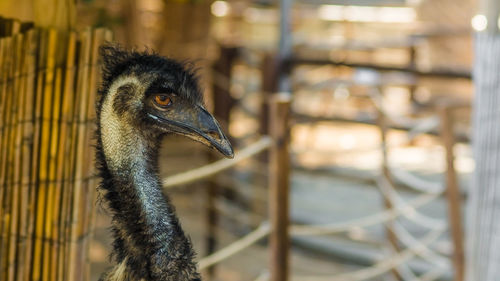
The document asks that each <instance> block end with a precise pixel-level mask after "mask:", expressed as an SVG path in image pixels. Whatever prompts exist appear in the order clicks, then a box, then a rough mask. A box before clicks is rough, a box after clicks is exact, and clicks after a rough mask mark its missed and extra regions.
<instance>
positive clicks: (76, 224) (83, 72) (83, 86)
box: [67, 29, 92, 280]
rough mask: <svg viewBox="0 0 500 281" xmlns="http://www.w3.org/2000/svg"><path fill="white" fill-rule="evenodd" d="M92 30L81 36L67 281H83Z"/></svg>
mask: <svg viewBox="0 0 500 281" xmlns="http://www.w3.org/2000/svg"><path fill="white" fill-rule="evenodd" d="M91 39H92V37H91V30H90V29H87V30H86V31H85V32H83V33H82V34H81V49H80V59H79V65H78V82H77V91H76V92H77V95H78V96H77V102H78V104H77V105H76V107H75V108H76V111H75V114H76V115H75V116H77V118H76V119H75V121H74V122H76V123H77V132H76V136H75V140H77V143H76V147H75V148H76V151H75V161H74V164H75V170H74V179H73V185H74V186H73V188H74V191H73V197H72V211H71V215H72V216H71V232H70V233H71V234H70V235H71V238H70V241H71V242H70V252H69V266H68V278H67V280H81V279H82V276H81V274H80V273H81V272H80V271H81V268H80V267H79V265H80V264H81V262H82V261H81V255H80V254H79V253H81V252H82V248H81V244H80V243H78V238H79V237H80V236H81V209H82V207H81V205H82V199H83V198H84V196H85V194H84V192H83V191H84V190H83V187H82V179H83V175H82V171H83V165H84V163H83V161H82V160H83V154H84V153H85V142H84V140H83V137H84V136H85V120H86V118H85V114H86V107H87V103H86V102H87V100H86V95H87V93H88V67H89V64H90V48H91V43H92V42H91Z"/></svg>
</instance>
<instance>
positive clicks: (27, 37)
mask: <svg viewBox="0 0 500 281" xmlns="http://www.w3.org/2000/svg"><path fill="white" fill-rule="evenodd" d="M110 39H111V33H110V32H109V31H108V30H106V29H91V28H88V29H86V30H84V31H83V32H80V33H76V32H73V31H69V32H62V31H57V30H54V29H40V28H35V27H34V26H33V25H32V24H30V23H22V22H20V21H17V20H13V19H5V18H0V238H1V239H0V280H5V281H26V280H35V281H38V280H43V281H49V280H50V281H53V280H56V281H57V280H70V281H71V280H78V281H80V280H89V270H88V269H89V262H88V258H87V256H88V255H87V252H88V245H89V241H90V235H91V233H92V218H93V216H94V209H95V208H94V203H93V202H94V199H95V198H94V197H95V196H96V192H95V185H96V179H95V178H94V177H93V175H94V174H95V173H94V171H93V167H94V165H93V155H94V152H93V146H92V142H93V133H94V124H95V110H94V103H95V95H96V91H97V85H98V83H99V75H98V73H99V70H98V64H99V62H98V47H99V45H101V44H102V43H103V42H104V41H109V40H110Z"/></svg>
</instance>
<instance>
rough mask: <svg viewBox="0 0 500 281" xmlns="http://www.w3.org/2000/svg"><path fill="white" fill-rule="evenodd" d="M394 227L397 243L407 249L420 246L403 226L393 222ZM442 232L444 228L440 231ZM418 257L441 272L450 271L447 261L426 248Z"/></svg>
mask: <svg viewBox="0 0 500 281" xmlns="http://www.w3.org/2000/svg"><path fill="white" fill-rule="evenodd" d="M393 227H394V232H395V233H396V236H397V237H398V239H399V241H401V243H402V244H403V245H405V246H406V247H409V246H410V245H412V244H421V243H420V241H419V240H417V239H416V238H415V237H414V236H413V235H411V234H410V233H409V232H408V231H407V230H406V229H405V228H404V226H403V225H401V224H400V223H399V222H397V221H396V222H394V224H393ZM442 230H444V228H443V229H442ZM419 256H420V257H421V258H422V259H424V260H426V261H428V262H430V263H431V264H433V265H437V266H438V267H439V268H441V269H443V270H449V269H450V264H449V260H448V259H447V258H445V257H443V256H441V255H439V254H437V253H436V252H435V251H433V250H431V249H430V248H428V247H425V248H424V249H423V251H422V252H421V253H420V254H419Z"/></svg>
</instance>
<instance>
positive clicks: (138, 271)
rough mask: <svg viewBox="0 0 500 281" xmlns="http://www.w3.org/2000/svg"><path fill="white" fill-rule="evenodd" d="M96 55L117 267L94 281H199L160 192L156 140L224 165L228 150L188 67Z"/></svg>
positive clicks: (110, 49) (101, 165)
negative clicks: (188, 142) (213, 156)
mask: <svg viewBox="0 0 500 281" xmlns="http://www.w3.org/2000/svg"><path fill="white" fill-rule="evenodd" d="M99 54H100V57H101V61H102V83H101V86H100V87H99V90H98V94H97V98H96V114H97V118H96V119H97V126H96V127H97V129H96V138H97V140H96V157H95V158H96V159H95V162H96V168H97V175H98V176H99V177H100V184H99V187H98V190H99V193H100V197H101V198H102V201H104V202H105V203H106V206H107V209H108V210H109V213H110V215H111V217H112V226H111V232H112V236H113V239H114V240H113V250H112V253H111V258H112V259H114V261H115V262H116V264H115V265H114V266H113V267H112V268H111V269H109V270H108V271H106V272H104V273H103V274H102V275H101V277H100V279H99V280H100V281H138V280H140V281H158V280H162V281H174V280H175V281H185V280H186V281H187V280H189V281H199V280H201V275H200V274H199V272H198V270H197V265H196V262H195V261H194V258H195V252H194V250H193V247H192V243H191V240H190V238H189V237H188V236H187V235H186V234H185V233H184V231H183V229H182V227H181V224H180V222H179V219H178V217H177V216H176V213H175V209H174V206H173V205H172V204H171V202H170V200H169V197H168V195H167V194H165V193H164V192H163V191H162V184H161V180H160V178H159V176H158V171H159V164H158V158H159V157H158V152H159V149H160V146H161V140H162V139H163V138H164V137H165V136H166V135H170V134H177V135H182V136H185V137H188V138H190V139H192V140H194V141H197V142H201V143H202V144H205V145H207V146H209V147H211V148H213V149H215V150H218V151H219V152H220V153H222V155H224V156H226V157H228V158H232V157H233V156H234V152H233V148H232V146H231V144H230V142H229V140H228V138H227V137H226V135H225V134H224V133H223V131H222V129H221V126H220V125H219V123H218V122H217V120H216V119H215V118H214V116H213V115H211V114H210V113H209V112H208V111H207V110H206V107H205V105H204V101H203V93H202V90H201V88H200V86H199V79H198V76H197V74H196V69H194V67H193V64H192V63H186V62H179V61H176V60H173V59H170V58H166V57H162V56H160V55H158V54H156V53H154V52H153V51H151V50H146V51H137V50H129V49H126V48H124V47H122V46H120V45H116V44H113V43H109V44H105V45H103V46H101V47H100V49H99Z"/></svg>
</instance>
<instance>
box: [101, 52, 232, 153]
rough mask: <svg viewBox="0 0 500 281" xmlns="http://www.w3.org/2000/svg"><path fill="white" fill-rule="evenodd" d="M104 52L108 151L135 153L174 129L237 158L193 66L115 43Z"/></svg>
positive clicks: (103, 97) (105, 142)
mask: <svg viewBox="0 0 500 281" xmlns="http://www.w3.org/2000/svg"><path fill="white" fill-rule="evenodd" d="M100 54H101V57H102V61H103V85H102V87H101V89H100V96H99V100H98V103H97V114H98V116H99V124H98V125H99V127H100V131H101V135H102V139H103V147H104V150H105V152H106V150H111V151H109V152H110V155H111V154H116V153H118V154H119V153H130V152H133V151H134V150H138V148H137V147H136V146H141V145H143V144H144V142H146V143H147V142H149V143H150V144H151V143H154V142H157V140H158V137H161V136H163V135H164V134H166V133H175V134H179V135H183V136H186V137H189V138H191V139H193V140H195V141H198V142H201V143H203V144H205V145H207V146H210V147H212V148H215V149H217V150H218V151H220V152H221V153H222V154H223V155H225V156H226V157H233V149H232V147H231V144H230V143H229V141H228V139H227V138H226V136H225V135H224V133H223V132H222V130H221V128H220V126H219V124H218V123H217V121H216V120H215V118H214V117H213V116H212V115H211V114H210V113H209V112H208V111H207V110H206V109H205V107H204V105H203V95H202V92H201V90H200V88H199V85H198V79H197V77H196V75H195V73H194V71H193V70H192V67H190V66H189V65H186V64H181V63H179V62H176V61H174V60H171V59H167V58H164V57H161V56H158V55H155V54H151V53H148V52H128V51H125V50H123V49H121V48H120V47H117V46H112V45H106V46H103V47H101V49H100ZM120 142H121V143H120ZM151 145H152V144H151ZM124 146H128V147H129V148H128V150H126V151H123V149H122V148H123V147H124ZM118 148H120V149H122V150H120V151H118V150H117V149H118ZM112 150H115V151H112Z"/></svg>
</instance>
